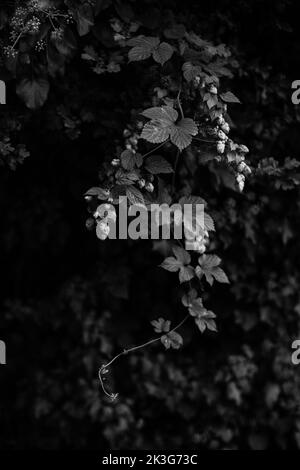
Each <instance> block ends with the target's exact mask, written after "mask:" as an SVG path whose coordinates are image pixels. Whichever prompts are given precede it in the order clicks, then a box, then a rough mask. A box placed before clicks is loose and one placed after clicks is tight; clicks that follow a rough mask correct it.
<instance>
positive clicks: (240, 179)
mask: <svg viewBox="0 0 300 470" xmlns="http://www.w3.org/2000/svg"><path fill="white" fill-rule="evenodd" d="M236 182H237V184H238V187H239V190H240V191H241V192H242V191H243V189H244V186H245V176H244V175H241V174H239V175H237V178H236Z"/></svg>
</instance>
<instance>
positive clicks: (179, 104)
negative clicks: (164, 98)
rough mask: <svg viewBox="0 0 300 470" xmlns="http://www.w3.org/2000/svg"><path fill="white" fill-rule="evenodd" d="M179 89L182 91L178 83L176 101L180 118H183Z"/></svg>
mask: <svg viewBox="0 0 300 470" xmlns="http://www.w3.org/2000/svg"><path fill="white" fill-rule="evenodd" d="M181 91H182V85H181V84H180V87H179V90H178V94H177V103H178V108H179V111H180V115H181V119H184V113H183V109H182V106H181V101H180V95H181Z"/></svg>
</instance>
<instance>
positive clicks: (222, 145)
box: [217, 140, 225, 154]
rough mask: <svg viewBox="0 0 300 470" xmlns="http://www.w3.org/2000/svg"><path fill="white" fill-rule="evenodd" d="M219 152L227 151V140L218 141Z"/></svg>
mask: <svg viewBox="0 0 300 470" xmlns="http://www.w3.org/2000/svg"><path fill="white" fill-rule="evenodd" d="M217 152H218V153H220V154H222V153H224V152H225V142H224V141H222V140H219V142H217Z"/></svg>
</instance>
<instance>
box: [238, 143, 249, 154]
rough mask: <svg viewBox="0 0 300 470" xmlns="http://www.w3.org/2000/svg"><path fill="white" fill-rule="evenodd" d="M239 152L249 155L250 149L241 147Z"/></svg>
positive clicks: (244, 146)
mask: <svg viewBox="0 0 300 470" xmlns="http://www.w3.org/2000/svg"><path fill="white" fill-rule="evenodd" d="M238 150H239V152H240V153H249V149H248V147H246V145H239V147H238Z"/></svg>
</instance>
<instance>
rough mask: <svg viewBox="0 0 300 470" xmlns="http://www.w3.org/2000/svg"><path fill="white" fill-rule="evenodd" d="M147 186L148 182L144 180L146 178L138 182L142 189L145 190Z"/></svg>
mask: <svg viewBox="0 0 300 470" xmlns="http://www.w3.org/2000/svg"><path fill="white" fill-rule="evenodd" d="M145 184H146V181H145V180H144V178H142V179H140V180H139V181H138V185H139V187H140V188H141V189H143V188H144V187H145Z"/></svg>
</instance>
